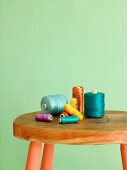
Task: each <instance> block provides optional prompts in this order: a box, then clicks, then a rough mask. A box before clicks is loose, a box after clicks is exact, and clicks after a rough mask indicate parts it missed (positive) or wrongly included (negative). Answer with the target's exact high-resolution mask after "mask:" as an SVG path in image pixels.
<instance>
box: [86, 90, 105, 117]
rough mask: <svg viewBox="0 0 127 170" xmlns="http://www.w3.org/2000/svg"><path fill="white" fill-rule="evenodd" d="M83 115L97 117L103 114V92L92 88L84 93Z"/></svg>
mask: <svg viewBox="0 0 127 170" xmlns="http://www.w3.org/2000/svg"><path fill="white" fill-rule="evenodd" d="M84 98H85V102H84V103H85V104H84V107H85V116H86V117H91V118H99V117H103V116H104V115H105V94H104V93H100V92H97V90H93V91H92V92H89V93H85V95H84Z"/></svg>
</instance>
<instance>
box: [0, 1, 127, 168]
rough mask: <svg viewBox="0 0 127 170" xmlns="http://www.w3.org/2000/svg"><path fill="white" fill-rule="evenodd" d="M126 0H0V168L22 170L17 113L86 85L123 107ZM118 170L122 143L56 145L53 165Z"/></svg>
mask: <svg viewBox="0 0 127 170" xmlns="http://www.w3.org/2000/svg"><path fill="white" fill-rule="evenodd" d="M126 6H127V1H126V0H105V1H104V0H62V1H60V0H36V1H34V0H20V1H19V0H0V120H1V121H0V170H23V169H24V166H25V160H26V155H27V148H28V142H26V141H22V140H19V139H16V138H14V137H13V133H12V123H13V120H14V118H15V117H17V116H18V115H20V114H22V113H25V112H31V111H36V110H40V100H41V98H42V97H43V96H45V95H48V94H57V93H63V94H65V95H66V96H67V97H68V99H70V98H71V88H72V86H74V85H83V86H84V87H85V88H86V91H89V90H91V89H92V88H97V89H99V90H100V91H103V92H105V94H106V109H116V110H127V87H126V84H127V76H126V72H127V10H126ZM72 169H73V170H83V169H86V170H122V166H121V160H120V151H119V145H98V146H66V145H56V150H55V161H54V170H72Z"/></svg>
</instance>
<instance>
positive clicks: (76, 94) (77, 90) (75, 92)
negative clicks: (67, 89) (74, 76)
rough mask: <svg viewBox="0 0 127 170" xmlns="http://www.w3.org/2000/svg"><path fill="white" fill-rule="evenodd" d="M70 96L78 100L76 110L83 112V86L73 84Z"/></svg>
mask: <svg viewBox="0 0 127 170" xmlns="http://www.w3.org/2000/svg"><path fill="white" fill-rule="evenodd" d="M72 97H73V98H76V99H77V100H78V110H79V112H81V113H82V114H84V87H82V86H75V87H73V88H72Z"/></svg>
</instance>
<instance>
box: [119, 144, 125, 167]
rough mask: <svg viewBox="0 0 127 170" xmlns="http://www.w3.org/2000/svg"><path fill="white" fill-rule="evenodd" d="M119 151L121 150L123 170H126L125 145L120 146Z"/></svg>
mask: <svg viewBox="0 0 127 170" xmlns="http://www.w3.org/2000/svg"><path fill="white" fill-rule="evenodd" d="M120 149H121V158H122V164H123V170H127V144H121V145H120Z"/></svg>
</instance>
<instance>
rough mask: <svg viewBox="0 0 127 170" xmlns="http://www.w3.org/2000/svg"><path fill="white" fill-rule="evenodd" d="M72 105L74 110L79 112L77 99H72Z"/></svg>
mask: <svg viewBox="0 0 127 170" xmlns="http://www.w3.org/2000/svg"><path fill="white" fill-rule="evenodd" d="M70 105H71V106H72V107H73V108H74V109H76V110H78V100H77V99H76V98H72V99H71V102H70Z"/></svg>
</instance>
